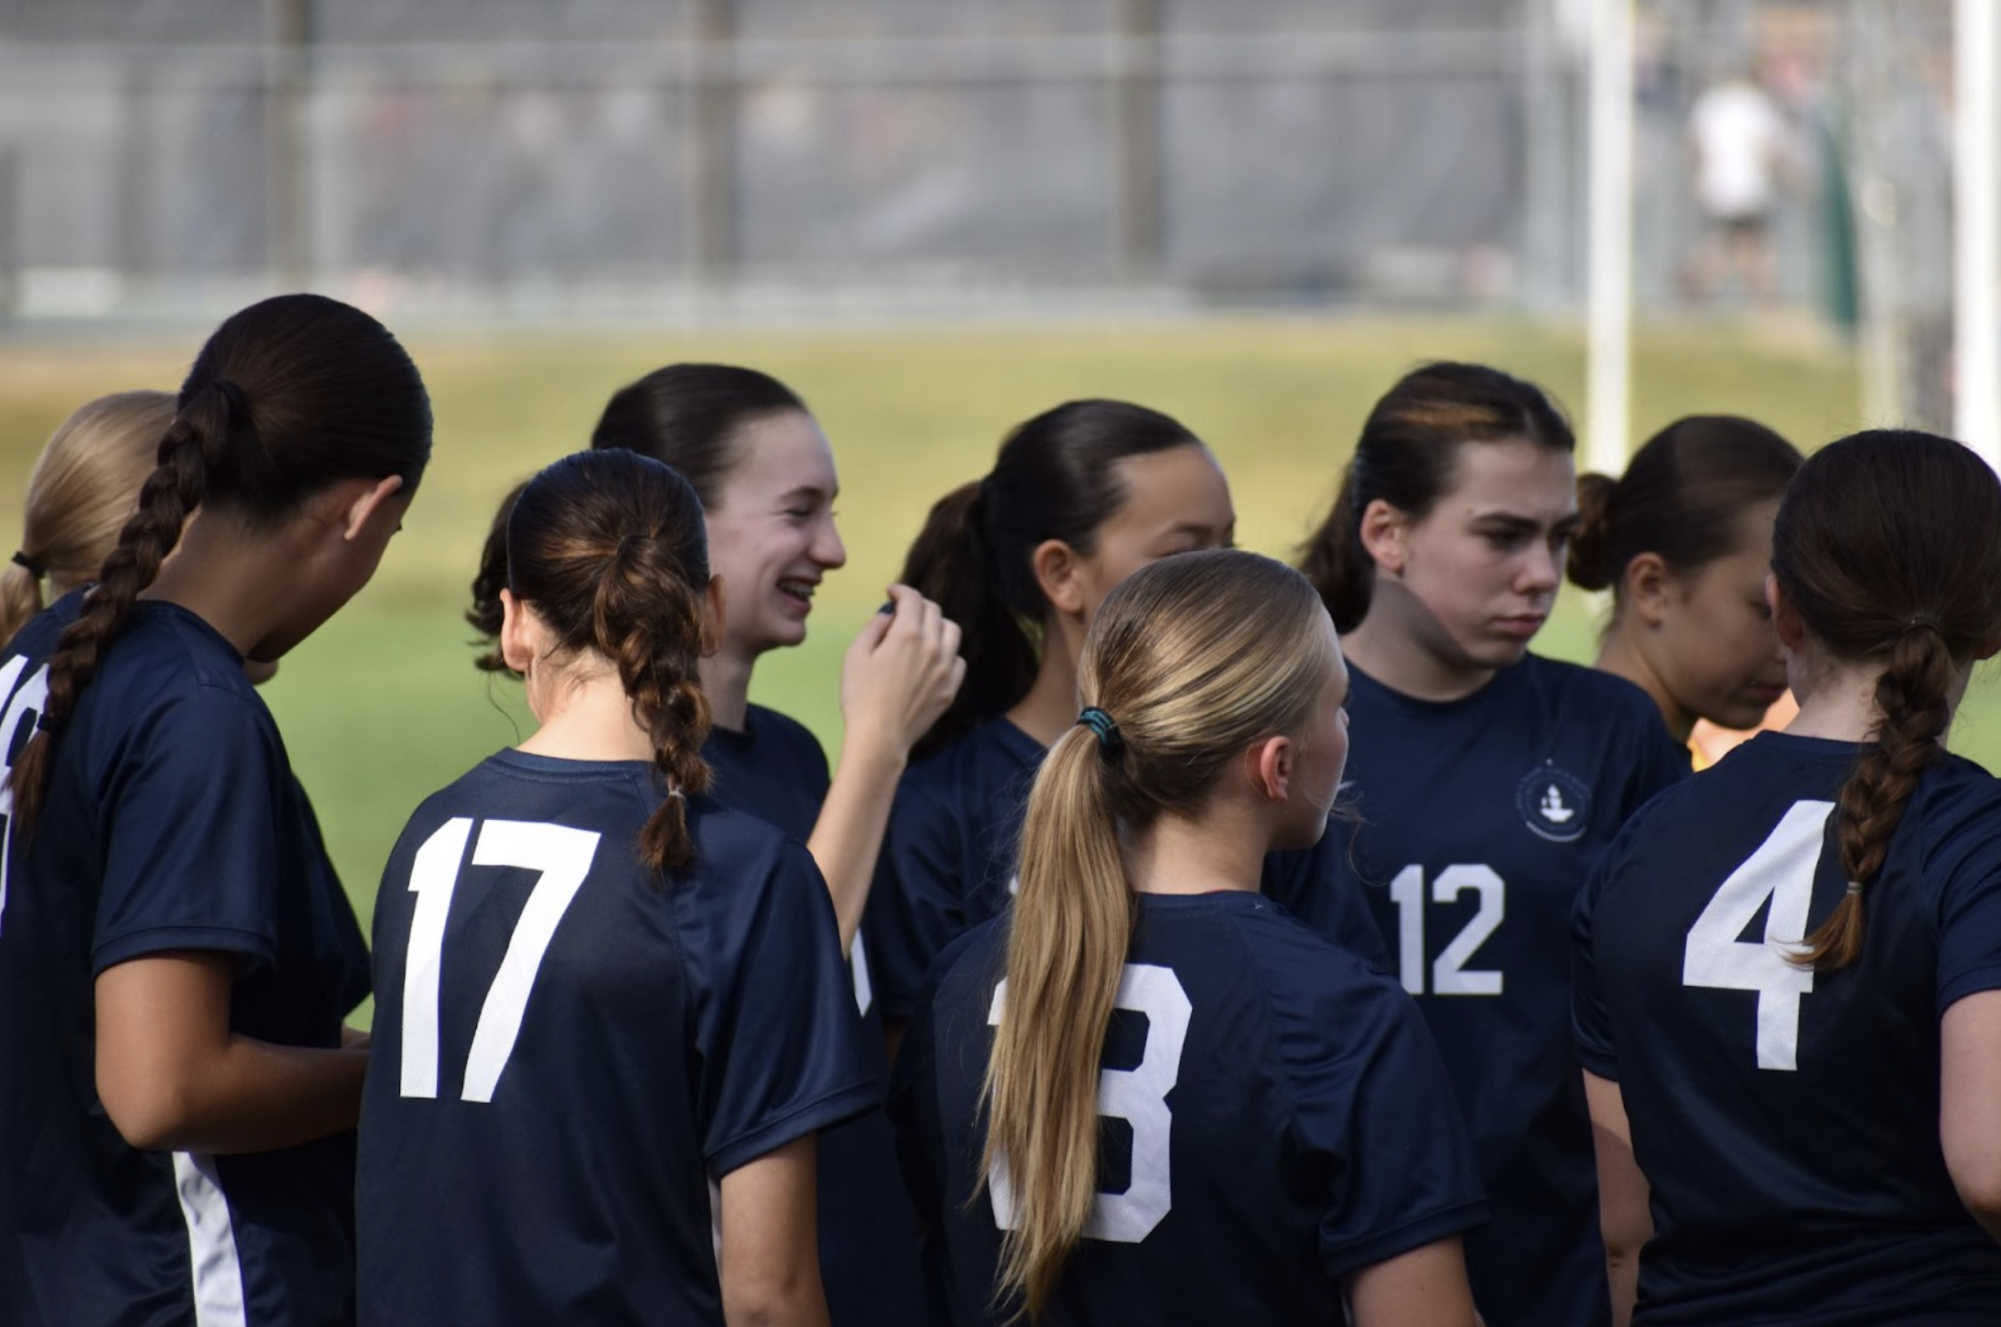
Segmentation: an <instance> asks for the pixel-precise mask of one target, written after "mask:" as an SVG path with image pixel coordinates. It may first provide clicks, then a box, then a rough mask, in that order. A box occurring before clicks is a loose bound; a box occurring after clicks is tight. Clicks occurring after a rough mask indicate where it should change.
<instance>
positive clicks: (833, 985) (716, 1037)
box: [684, 839, 881, 1177]
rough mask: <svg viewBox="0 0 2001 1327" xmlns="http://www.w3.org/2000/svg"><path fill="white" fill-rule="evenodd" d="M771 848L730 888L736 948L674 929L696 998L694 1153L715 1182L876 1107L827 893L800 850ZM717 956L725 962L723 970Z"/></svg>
mask: <svg viewBox="0 0 2001 1327" xmlns="http://www.w3.org/2000/svg"><path fill="white" fill-rule="evenodd" d="M778 846H779V851H778V853H777V854H776V856H775V858H773V859H772V861H771V863H770V865H769V866H768V867H767V869H766V873H765V878H764V879H763V880H761V881H750V880H745V881H742V882H740V884H741V889H740V890H739V894H738V896H737V897H736V898H735V899H734V900H733V901H732V904H731V906H730V909H729V915H728V917H727V919H726V924H727V925H729V926H730V927H731V928H732V929H735V928H739V927H740V928H741V935H742V939H741V943H740V944H737V945H731V944H729V943H728V941H727V939H726V938H725V937H722V936H717V935H715V934H713V933H707V927H706V926H705V925H702V924H700V923H696V924H691V925H690V926H688V927H686V928H684V934H685V936H686V942H687V953H688V962H689V964H690V967H691V973H692V975H693V976H694V978H695V980H696V982H697V984H698V986H700V987H701V988H702V998H701V999H700V1001H699V1004H698V1007H697V1011H696V1015H695V1017H696V1053H697V1054H698V1055H699V1057H700V1060H701V1067H700V1071H699V1072H700V1079H699V1085H698V1088H697V1094H698V1100H699V1102H700V1105H701V1117H702V1121H703V1130H704V1136H703V1139H702V1151H703V1155H704V1156H705V1157H706V1158H707V1161H708V1164H709V1170H710V1173H711V1174H713V1175H715V1176H717V1177H721V1176H723V1175H726V1174H728V1173H729V1172H730V1171H732V1170H735V1169H737V1168H738V1167H740V1166H742V1165H744V1164H745V1163H746V1162H749V1161H753V1160H755V1159H756V1158H758V1157H760V1156H763V1155H765V1154H766V1153H768V1152H771V1151H773V1150H775V1149H777V1148H779V1147H782V1146H784V1145H785V1144H786V1143H789V1142H791V1141H793V1140H794V1139H796V1138H799V1137H802V1136H804V1135H806V1134H809V1133H812V1132H814V1131H816V1130H818V1129H822V1128H825V1127H826V1126H827V1125H829V1124H833V1123H835V1122H836V1121H839V1120H843V1119H846V1118H847V1117H848V1116H850V1115H853V1114H856V1113H857V1112H859V1111H862V1110H866V1109H867V1108H868V1107H870V1106H872V1105H875V1104H876V1103H877V1101H878V1100H879V1098H880V1092H881V1086H880V1080H879V1079H878V1078H877V1077H876V1075H875V1074H874V1073H872V1072H871V1070H870V1068H869V1064H868V1061H867V1058H866V1056H865V1053H864V1047H863V1046H862V1044H861V1031H860V1024H859V1022H858V1020H857V1019H856V1018H855V1017H854V994H853V991H852V988H851V987H850V986H849V984H848V969H847V965H846V964H844V963H843V962H842V961H841V946H840V937H839V934H838V933H837V932H836V930H835V926H834V912H833V905H832V903H831V902H829V900H828V897H827V887H826V885H825V883H823V882H822V880H821V879H820V873H819V870H818V869H817V868H816V867H815V866H814V865H813V859H812V858H811V857H810V856H808V855H807V853H806V850H805V849H804V848H803V847H801V846H800V845H799V844H797V843H795V842H793V841H791V840H789V839H788V840H784V841H782V842H781V843H780V844H779V845H778ZM738 883H739V882H731V884H732V886H735V885H737V884H738ZM725 954H729V955H733V956H734V962H733V964H732V966H731V967H730V968H728V969H727V970H724V969H723V967H722V964H721V958H722V956H723V955H725Z"/></svg>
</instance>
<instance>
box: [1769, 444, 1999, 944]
mask: <svg viewBox="0 0 2001 1327" xmlns="http://www.w3.org/2000/svg"><path fill="white" fill-rule="evenodd" d="M1997 531H2001V481H1997V480H1996V478H1995V475H1994V472H1993V470H1991V469H1989V468H1988V465H1987V463H1986V462H1985V461H1983V460H1981V459H1980V457H1979V456H1977V455H1976V454H1974V453H1973V452H1972V451H1971V450H1969V449H1968V448H1966V447H1963V446H1961V445H1960V444H1959V443H1957V442H1953V441H1951V440H1950V439H1947V438H1940V437H1935V436H1933V435H1932V434H1929V433H1919V432H1916V431H1912V430H1901V429H1897V430H1890V429H1884V430H1873V431H1870V432H1866V433H1857V434H1854V435H1853V436H1851V437H1847V438H1843V439H1841V440H1840V441H1839V442H1835V443H1831V444H1830V445H1828V446H1827V447H1824V448H1822V449H1821V450H1820V451H1818V452H1816V453H1815V454H1814V455H1813V456H1811V457H1809V458H1807V461H1806V463H1805V464H1804V465H1802V466H1801V467H1800V470H1799V473H1798V474H1797V475H1796V476H1795V477H1794V479H1793V481H1792V484H1791V486H1790V487H1789V488H1788V489H1787V490H1786V495H1785V497H1784V499H1783V500H1782V501H1781V502H1780V504H1779V515H1778V520H1777V522H1776V524H1775V525H1774V526H1773V530H1772V575H1773V577H1774V578H1775V579H1776V580H1777V582H1778V587H1779V592H1780V595H1781V599H1782V602H1783V604H1784V605H1787V606H1789V607H1790V608H1791V610H1792V611H1793V612H1795V613H1797V614H1798V615H1799V619H1800V622H1801V624H1802V625H1803V626H1804V627H1805V628H1806V630H1807V632H1808V633H1809V634H1810V635H1811V636H1812V637H1813V639H1814V640H1815V641H1816V642H1818V643H1819V645H1820V646H1821V647H1823V648H1824V649H1825V650H1826V651H1827V653H1828V654H1829V655H1831V656H1832V657H1833V658H1834V659H1836V660H1839V661H1842V662H1860V661H1868V662H1870V663H1872V664H1875V665H1877V666H1879V667H1880V669H1881V671H1880V672H1879V673H1878V675H1877V678H1876V685H1875V690H1874V693H1873V699H1874V701H1875V707H1876V711H1877V714H1878V716H1879V717H1878V718H1877V721H1876V723H1875V725H1874V727H1873V728H1872V729H1871V730H1870V733H1869V739H1870V742H1869V745H1868V746H1867V747H1866V748H1865V749H1864V750H1863V752H1862V754H1861V755H1860V756H1858V757H1857V759H1856V762H1855V768H1854V769H1853V770H1852V771H1851V772H1850V774H1849V776H1848V779H1847V781H1846V782H1845V783H1843V784H1842V787H1841V792H1840V794H1839V796H1838V797H1837V799H1836V802H1835V829H1834V834H1835V840H1836V843H1837V844H1838V846H1839V848H1840V852H1841V865H1842V869H1843V871H1844V872H1845V873H1846V875H1847V878H1848V880H1849V881H1850V882H1851V885H1850V888H1849V890H1848V893H1847V894H1846V895H1845V896H1844V897H1843V898H1842V900H1841V903H1840V905H1839V906H1838V907H1836V909H1835V910H1834V912H1833V914H1832V915H1831V916H1829V917H1828V919H1827V920H1826V921H1825V922H1823V923H1822V924H1821V926H1820V928H1819V929H1818V930H1816V931H1815V932H1814V933H1813V934H1812V935H1810V936H1808V937H1807V940H1806V945H1805V949H1804V952H1802V953H1800V954H1799V955H1797V961H1798V962H1800V963H1802V964H1811V965H1812V966H1813V967H1814V968H1815V969H1817V970H1819V971H1832V970H1834V969H1838V968H1843V967H1847V966H1848V965H1849V964H1851V963H1854V962H1855V961H1856V959H1857V958H1859V957H1860V956H1861V953H1862V936H1863V897H1864V891H1865V890H1866V889H1867V887H1868V885H1869V884H1870V882H1871V881H1872V880H1873V879H1874V878H1875V876H1876V873H1877V871H1879V870H1880V869H1881V868H1882V865H1883V859H1884V857H1885V855H1886V854H1887V853H1888V851H1889V846H1890V839H1891V836H1892V835H1894V834H1895V833H1896V830H1897V826H1898V825H1899V824H1900V823H1901V822H1902V821H1903V818H1904V807H1905V805H1906V804H1907V803H1908V802H1909V801H1910V798H1911V794H1912V793H1913V792H1914V791H1915V790H1916V788H1917V785H1918V780H1919V779H1920V777H1921V776H1922V775H1923V774H1924V772H1925V770H1926V769H1927V768H1929V767H1930V766H1931V765H1933V764H1935V763H1936V762H1937V761H1938V760H1939V759H1940V758H1941V757H1942V756H1943V754H1944V751H1945V748H1944V745H1943V739H1944V737H1945V733H1946V727H1947V725H1948V723H1950V721H1951V719H1952V705H1953V696H1954V692H1955V690H1956V689H1957V687H1958V686H1959V683H1960V676H1961V674H1962V672H1963V671H1964V670H1965V669H1966V668H1968V667H1969V666H1970V665H1971V663H1972V662H1973V660H1974V659H1975V658H1977V657H1979V656H1980V655H1981V654H1982V653H1983V652H1985V651H1990V650H1992V649H1993V647H1994V645H1995V642H1996V639H1997V635H2001V538H1997V537H1996V532H1997Z"/></svg>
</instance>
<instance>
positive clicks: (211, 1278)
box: [174, 1152, 250, 1327]
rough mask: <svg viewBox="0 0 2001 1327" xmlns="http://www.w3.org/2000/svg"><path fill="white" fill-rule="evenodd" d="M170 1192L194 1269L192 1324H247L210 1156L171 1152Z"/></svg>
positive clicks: (225, 1202) (231, 1230) (239, 1267)
mask: <svg viewBox="0 0 2001 1327" xmlns="http://www.w3.org/2000/svg"><path fill="white" fill-rule="evenodd" d="M174 1194H175V1196H176V1197H178V1198H179V1199H180V1200H181V1218H182V1219H183V1220H184V1221H186V1222H187V1223H188V1266H189V1268H190V1269H191V1270H192V1271H193V1272H194V1292H195V1327H249V1322H250V1319H249V1317H248V1316H247V1315H246V1314H245V1312H244V1309H243V1264H242V1263H241V1262H240V1261H239V1260H238V1259H237V1256H236V1228H235V1227H234V1226H232V1225H231V1224H230V1220H229V1199H228V1198H226V1197H224V1196H223V1192H222V1183H221V1181H220V1180H219V1179H218V1178H217V1177H216V1173H215V1158H214V1157H211V1156H207V1155H204V1154H201V1153H197V1152H176V1153H174Z"/></svg>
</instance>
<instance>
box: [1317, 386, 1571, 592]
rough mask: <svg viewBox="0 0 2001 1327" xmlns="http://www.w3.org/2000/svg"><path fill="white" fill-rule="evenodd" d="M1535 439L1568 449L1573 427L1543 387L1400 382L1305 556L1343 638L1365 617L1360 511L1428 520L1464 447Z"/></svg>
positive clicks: (1369, 588)
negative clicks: (1376, 505)
mask: <svg viewBox="0 0 2001 1327" xmlns="http://www.w3.org/2000/svg"><path fill="white" fill-rule="evenodd" d="M1515 441H1527V442H1533V443H1535V444H1536V445H1537V446H1539V447H1548V448H1553V449H1555V450H1557V451H1562V452H1571V451H1575V450H1576V448H1577V440H1576V438H1575V437H1574V436H1573V435H1572V434H1571V431H1570V424H1569V421H1567V420H1565V419H1564V417H1563V412H1562V411H1560V410H1558V409H1557V408H1556V405H1555V403H1553V402H1552V401H1551V400H1550V399H1549V397H1548V396H1547V395H1546V394H1545V393H1544V392H1543V390H1542V388H1540V387H1537V386H1536V385H1535V384H1534V383H1531V382H1525V381H1523V380H1522V379H1520V378H1514V377H1510V376H1509V375H1507V374H1505V373H1503V372H1501V371H1500V370H1499V369H1490V368H1488V367H1486V366H1485V365H1483V364H1453V363H1438V364H1426V365H1424V366H1422V367H1421V368H1417V369H1413V370H1411V371H1410V372H1409V373H1407V374H1405V375H1404V376H1403V377H1402V378H1400V379H1398V380H1397V383H1396V385H1395V386H1393V387H1391V388H1390V390H1389V391H1388V392H1387V393H1385V394H1384V396H1383V399H1382V400H1380V401H1378V402H1376V405H1375V408H1374V409H1373V410H1371V411H1370V412H1369V418H1368V420H1367V421H1366V422H1365V423H1364V424H1363V425H1362V436H1361V438H1360V440H1359V441H1357V442H1356V444H1355V454H1354V456H1353V457H1352V458H1351V459H1350V460H1349V462H1348V468H1347V470H1346V471H1345V472H1343V474H1342V477H1341V488H1340V492H1339V493H1338V494H1337V495H1336V497H1335V499H1334V505H1333V507H1332V508H1330V509H1329V511H1328V513H1327V515H1326V517H1325V518H1324V519H1323V520H1322V521H1321V522H1320V528H1319V529H1317V530H1315V531H1314V532H1313V535H1312V537H1311V538H1309V539H1308V540H1307V541H1306V544H1305V546H1304V547H1302V548H1301V549H1300V552H1299V569H1300V571H1301V572H1302V573H1304V574H1305V576H1306V579H1308V580H1309V581H1311V582H1313V587H1314V588H1315V589H1316V590H1318V591H1320V599H1321V602H1322V603H1324V604H1326V605H1327V611H1328V613H1329V614H1331V615H1332V616H1333V618H1334V627H1335V630H1337V631H1352V630H1354V629H1355V628H1356V627H1358V626H1360V625H1361V624H1362V619H1363V618H1365V617H1367V616H1368V613H1369V601H1370V599H1371V598H1372V597H1373V596H1374V593H1375V584H1376V563H1375V559H1374V558H1372V557H1370V556H1369V551H1368V550H1367V549H1366V548H1364V547H1362V513H1363V512H1364V511H1366V510H1368V506H1369V504H1370V503H1372V502H1374V501H1376V500H1377V499H1378V498H1380V499H1382V500H1383V501H1385V502H1387V503H1389V504H1390V505H1391V506H1392V507H1395V508H1397V509H1398V510H1399V511H1401V512H1403V513H1404V514H1405V515H1407V516H1410V517H1411V518H1413V519H1422V518H1423V517H1424V516H1425V515H1426V514H1428V513H1429V512H1430V511H1431V508H1432V506H1433V504H1435V503H1436V502H1437V501H1438V500H1439V498H1441V497H1443V496H1444V495H1445V493H1446V491H1447V490H1448V489H1450V488H1451V486H1452V478H1453V472H1454V467H1455V465H1456V462H1457V460H1458V456H1459V448H1460V447H1461V446H1463V445H1465V444H1467V443H1472V442H1515Z"/></svg>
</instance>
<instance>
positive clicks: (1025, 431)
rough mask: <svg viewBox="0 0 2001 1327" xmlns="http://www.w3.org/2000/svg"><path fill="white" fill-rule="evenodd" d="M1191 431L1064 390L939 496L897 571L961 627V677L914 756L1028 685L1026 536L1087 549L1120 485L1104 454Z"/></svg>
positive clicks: (1111, 512)
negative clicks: (977, 470)
mask: <svg viewBox="0 0 2001 1327" xmlns="http://www.w3.org/2000/svg"><path fill="white" fill-rule="evenodd" d="M1201 445H1202V444H1201V440H1200V439H1198V438H1197V437H1196V436H1195V435H1194V434H1193V433H1190V432H1189V431H1188V430H1187V429H1186V428H1184V427H1183V426H1182V425H1181V424H1180V423H1179V422H1177V421H1176V420H1174V419H1172V418H1170V417H1168V416H1167V415H1164V414H1162V413H1160V412H1159V411H1158V410H1149V409H1147V408H1146V407H1145V406H1139V405H1132V404H1130V403H1128V402H1125V401H1102V400H1087V401H1070V402H1067V403H1065V404H1063V405H1059V406H1057V407H1056V408H1055V409H1053V410H1045V411H1043V412H1042V413H1041V414H1039V415H1037V416H1035V417H1034V418H1033V419H1030V420H1028V421H1026V422H1025V423H1022V424H1020V425H1017V426H1016V428H1015V429H1014V431H1013V432H1012V433H1010V434H1009V435H1008V436H1007V439H1006V440H1005V441H1004V442H1002V443H1001V447H1000V453H999V455H997V456H996V457H995V458H994V468H993V470H992V471H991V472H989V473H988V474H987V476H986V477H985V478H984V479H981V480H978V481H976V482H974V483H970V484H964V485H961V486H960V487H958V488H956V489H954V490H952V492H950V493H948V494H946V495H945V496H944V497H943V498H941V499H939V501H938V503H937V505H935V506H933V507H932V508H931V514H930V516H929V517H927V518H926V520H925V522H924V528H923V529H922V530H920V531H919V532H918V535H917V539H916V540H915V542H913V543H912V544H911V546H910V552H909V553H908V554H907V555H906V556H905V558H904V561H903V576H902V580H903V582H904V583H905V584H906V585H910V586H913V587H915V588H916V589H917V590H918V591H920V592H921V593H922V594H923V595H924V596H925V597H926V598H927V599H932V600H934V601H936V602H937V603H938V605H939V606H940V607H941V608H942V609H943V610H944V613H945V616H946V617H948V618H950V619H951V620H952V621H953V622H956V623H957V624H958V625H959V630H960V631H961V632H962V633H963V635H962V636H961V640H960V646H959V653H960V654H961V655H962V656H963V657H964V658H965V660H966V680H965V683H964V684H963V685H962V686H960V688H959V694H958V695H957V696H955V697H953V699H952V704H951V706H950V708H948V709H947V710H946V711H945V713H944V716H943V717H942V718H940V719H939V720H938V722H937V723H936V724H934V725H932V728H931V731H930V732H928V733H926V734H925V735H924V737H923V739H922V740H921V741H919V742H918V743H917V746H916V747H915V749H914V750H913V752H912V754H913V755H915V756H920V757H921V756H924V755H928V754H929V753H931V752H933V751H936V750H938V749H939V748H940V747H942V746H944V745H945V744H947V743H948V742H950V741H951V740H952V739H953V738H955V737H957V736H959V735H960V734H962V733H964V732H967V731H968V730H970V729H971V728H973V727H974V726H975V725H977V724H979V723H981V722H982V721H984V720H986V719H990V718H993V717H994V716H995V715H997V714H1001V713H1004V712H1005V711H1007V710H1008V709H1009V708H1010V707H1012V706H1013V705H1014V704H1015V702H1016V701H1019V700H1020V699H1021V698H1022V697H1023V696H1025V695H1027V694H1028V689H1029V687H1030V686H1031V685H1033V684H1034V682H1035V674H1036V669H1037V668H1038V666H1039V664H1040V660H1041V645H1042V622H1043V619H1044V617H1045V616H1046V615H1047V614H1048V612H1049V602H1048V600H1047V599H1045V598H1044V597H1043V594H1042V587H1041V585H1040V584H1039V583H1038V582H1037V580H1036V578H1035V568H1034V565H1033V557H1034V553H1035V549H1036V547H1037V546H1038V545H1040V544H1042V543H1044V542H1046V541H1048V540H1051V539H1060V540H1062V541H1063V542H1064V543H1066V544H1068V545H1069V546H1070V547H1071V548H1073V549H1075V550H1076V551H1077V552H1079V553H1081V554H1085V555H1087V556H1088V555H1089V554H1091V553H1093V552H1095V551H1097V547H1098V533H1099V531H1100V530H1101V529H1102V528H1103V527H1104V525H1105V522H1107V521H1109V520H1111V519H1112V518H1113V517H1114V516H1116V515H1118V513H1119V511H1120V509H1121V508H1123V507H1124V506H1125V504H1126V501H1127V499H1128V497H1129V494H1128V493H1127V492H1126V488H1125V485H1124V483H1123V482H1122V481H1121V479H1120V476H1119V472H1118V470H1117V469H1116V468H1115V466H1116V463H1117V462H1119V461H1122V460H1124V459H1126V458H1127V457H1129V456H1145V455H1150V454H1153V453H1155V452H1164V451H1167V450H1169V449H1171V448H1174V447H1199V446H1201Z"/></svg>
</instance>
